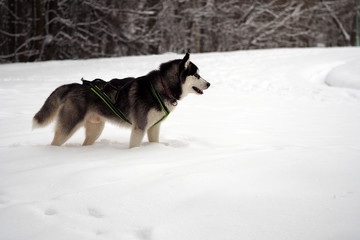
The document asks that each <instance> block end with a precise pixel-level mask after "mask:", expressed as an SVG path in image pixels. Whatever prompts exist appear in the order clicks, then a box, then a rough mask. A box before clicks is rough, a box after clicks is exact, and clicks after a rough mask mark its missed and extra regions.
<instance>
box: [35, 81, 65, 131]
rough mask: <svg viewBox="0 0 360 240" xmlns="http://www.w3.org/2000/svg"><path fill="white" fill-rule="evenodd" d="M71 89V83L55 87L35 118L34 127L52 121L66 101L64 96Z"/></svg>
mask: <svg viewBox="0 0 360 240" xmlns="http://www.w3.org/2000/svg"><path fill="white" fill-rule="evenodd" d="M69 90H70V87H69V85H63V86H61V87H58V88H57V89H55V90H54V91H53V92H52V93H51V94H50V96H49V97H48V98H47V99H46V101H45V103H44V105H43V106H42V107H41V109H40V111H38V112H37V113H36V114H35V116H34V118H33V126H32V128H33V129H35V128H40V127H45V126H46V125H48V124H49V123H51V121H52V120H53V119H54V118H55V117H56V115H57V113H58V110H59V108H60V106H61V105H62V103H63V102H64V98H65V96H66V95H67V93H68V92H69Z"/></svg>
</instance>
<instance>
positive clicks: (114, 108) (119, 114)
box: [81, 78, 170, 127]
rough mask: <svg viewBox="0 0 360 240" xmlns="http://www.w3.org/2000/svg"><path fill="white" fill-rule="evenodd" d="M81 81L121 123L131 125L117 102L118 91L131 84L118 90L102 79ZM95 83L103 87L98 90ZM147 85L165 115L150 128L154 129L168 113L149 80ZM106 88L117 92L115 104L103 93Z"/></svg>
mask: <svg viewBox="0 0 360 240" xmlns="http://www.w3.org/2000/svg"><path fill="white" fill-rule="evenodd" d="M81 81H82V82H83V85H89V86H90V89H91V91H93V92H94V93H95V94H96V95H97V96H98V97H99V98H100V99H101V100H102V101H103V102H104V103H105V104H106V105H107V106H108V107H109V108H110V109H111V111H112V112H113V113H114V114H115V115H116V116H117V117H119V118H120V119H121V120H123V121H125V122H127V123H129V124H130V125H132V122H131V121H130V120H129V119H128V118H127V117H126V116H125V114H124V113H123V112H122V111H121V110H120V109H119V107H118V100H119V95H120V91H121V90H122V89H123V88H124V87H126V86H127V85H128V84H129V83H131V82H129V83H127V84H125V85H124V86H121V87H120V88H117V87H115V86H114V85H112V84H111V83H110V82H106V81H104V80H102V79H95V80H93V81H88V80H84V79H83V78H82V79H81ZM96 83H101V85H104V86H103V87H101V88H100V87H99V86H97V85H96ZM149 83H150V86H151V93H152V94H153V96H154V97H155V98H156V100H157V101H158V102H159V104H160V106H161V109H162V110H163V112H164V113H165V115H164V116H163V117H162V118H161V119H160V120H159V121H157V122H156V123H154V124H153V125H152V126H151V127H154V126H156V125H157V124H159V123H160V122H161V121H163V120H164V119H165V118H166V117H167V116H169V114H170V111H169V109H168V108H167V107H166V105H165V103H164V101H163V100H162V98H161V96H160V95H159V93H158V92H157V91H156V90H155V88H154V86H153V84H152V83H151V81H150V80H149ZM162 84H163V83H162ZM106 86H110V87H111V88H113V89H115V90H116V91H117V93H116V97H115V103H113V102H112V100H111V98H110V97H109V96H108V95H107V94H106V93H105V91H104V89H105V87H106ZM163 86H164V85H163Z"/></svg>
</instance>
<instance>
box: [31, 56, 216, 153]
mask: <svg viewBox="0 0 360 240" xmlns="http://www.w3.org/2000/svg"><path fill="white" fill-rule="evenodd" d="M189 57H190V55H189V53H187V54H186V55H185V57H184V58H183V59H177V60H173V61H169V62H166V63H163V64H161V65H160V69H159V70H155V71H152V72H150V73H149V74H147V75H145V76H142V77H138V78H125V79H113V80H111V81H110V83H111V85H112V86H116V87H117V88H119V89H120V88H121V87H122V88H121V90H120V93H119V97H118V103H117V104H118V108H119V109H120V110H121V111H122V112H123V113H124V115H125V116H127V118H129V119H130V121H131V122H132V125H131V124H129V123H127V122H125V121H123V120H122V119H120V118H118V117H117V116H116V115H115V114H114V113H113V112H112V111H111V109H110V108H109V107H107V106H106V104H105V103H104V102H103V101H102V100H101V99H100V98H99V97H98V96H97V95H96V94H95V93H94V92H92V91H91V89H90V86H87V85H82V84H77V83H73V84H67V85H63V86H61V87H59V88H57V89H55V91H53V92H52V93H51V95H50V96H49V97H48V98H47V99H46V101H45V103H44V105H43V106H42V108H41V109H40V111H39V112H38V113H36V115H35V116H34V118H33V128H36V127H43V126H46V125H47V124H49V123H50V122H51V121H52V120H53V119H54V118H56V120H57V121H56V127H55V135H54V139H53V141H52V143H51V144H52V145H56V146H60V145H62V144H64V143H65V142H66V141H67V140H68V139H69V138H70V137H71V136H72V135H73V134H74V132H76V130H78V129H79V128H80V127H82V126H84V127H85V129H86V137H85V140H84V142H83V145H91V144H93V143H94V142H95V141H96V139H98V137H99V136H100V135H101V133H102V131H103V129H104V125H105V121H111V122H114V123H117V124H120V125H122V126H126V127H131V128H132V131H131V137H130V148H133V147H138V146H140V144H141V142H142V140H143V138H144V136H145V133H146V132H147V135H148V139H149V142H159V133H160V125H161V123H159V124H157V125H155V126H153V124H154V123H156V122H157V121H159V120H160V119H161V118H162V117H163V116H164V112H163V111H162V108H161V106H160V104H159V102H158V100H157V99H156V98H155V97H154V95H153V94H152V92H151V91H152V90H151V85H150V82H151V83H152V85H153V86H154V88H155V89H156V91H157V92H158V93H159V95H160V96H161V97H162V99H163V101H164V103H165V104H166V106H167V108H168V109H169V111H170V112H171V111H172V110H174V108H175V107H176V105H177V102H176V101H178V100H181V99H183V98H184V97H185V96H186V95H187V94H189V93H196V94H203V90H205V89H207V88H209V86H210V83H208V82H207V81H205V80H204V79H203V78H201V77H200V75H199V70H198V68H197V66H196V65H195V64H193V63H192V62H191V61H190V60H189ZM104 90H105V92H106V94H107V95H108V96H109V97H110V98H111V99H112V101H115V96H116V94H117V91H116V90H115V89H114V88H111V87H109V86H107V85H104Z"/></svg>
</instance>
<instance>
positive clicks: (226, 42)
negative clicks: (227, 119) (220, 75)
mask: <svg viewBox="0 0 360 240" xmlns="http://www.w3.org/2000/svg"><path fill="white" fill-rule="evenodd" d="M355 4H356V1H355V0H342V1H335V0H317V1H310V0H304V1H297V0H243V1H236V0H228V1H222V0H193V1H189V0H164V1H160V0H139V1H118V0H104V1H98V0H82V1H73V0H0V19H1V21H0V62H19V61H21V62H23V61H39V60H50V59H77V58H92V57H109V56H123V55H138V54H155V53H163V52H167V51H171V52H184V51H186V50H187V49H192V51H195V52H208V51H229V50H239V49H255V48H275V47H311V46H316V45H318V44H322V45H326V46H348V45H353V44H354V39H355V37H354V36H355V30H354V25H355V14H356V13H355Z"/></svg>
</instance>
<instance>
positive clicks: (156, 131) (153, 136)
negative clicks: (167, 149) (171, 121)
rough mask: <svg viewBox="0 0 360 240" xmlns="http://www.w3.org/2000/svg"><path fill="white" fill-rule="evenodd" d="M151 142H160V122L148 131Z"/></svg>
mask: <svg viewBox="0 0 360 240" xmlns="http://www.w3.org/2000/svg"><path fill="white" fill-rule="evenodd" d="M147 134H148V139H149V142H156V143H158V142H159V135H160V123H158V124H156V125H155V126H153V127H151V128H149V130H148V131H147Z"/></svg>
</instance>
